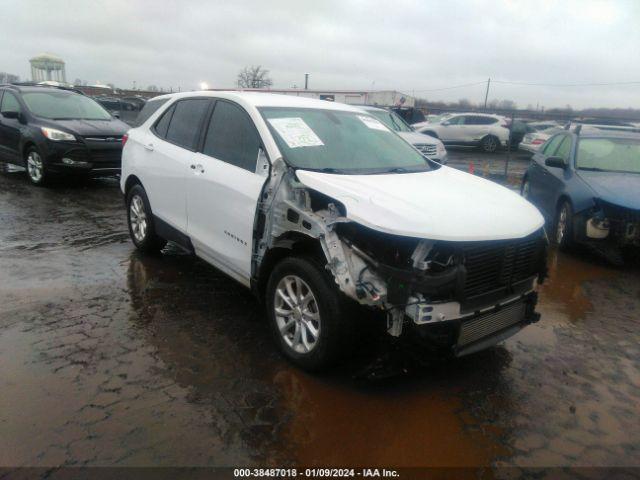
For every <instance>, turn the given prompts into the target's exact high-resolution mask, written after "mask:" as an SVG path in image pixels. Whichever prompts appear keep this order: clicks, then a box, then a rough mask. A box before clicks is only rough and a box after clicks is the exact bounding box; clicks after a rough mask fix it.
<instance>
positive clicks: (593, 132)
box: [572, 126, 640, 140]
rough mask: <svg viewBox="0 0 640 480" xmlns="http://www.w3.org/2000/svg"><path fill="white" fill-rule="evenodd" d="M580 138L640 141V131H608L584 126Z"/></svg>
mask: <svg viewBox="0 0 640 480" xmlns="http://www.w3.org/2000/svg"><path fill="white" fill-rule="evenodd" d="M572 133H575V132H572ZM580 138H633V139H636V140H640V130H636V131H629V130H608V129H602V128H588V127H587V126H584V127H583V128H582V129H581V130H580Z"/></svg>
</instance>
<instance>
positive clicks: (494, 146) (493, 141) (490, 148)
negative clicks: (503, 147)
mask: <svg viewBox="0 0 640 480" xmlns="http://www.w3.org/2000/svg"><path fill="white" fill-rule="evenodd" d="M499 146H500V140H498V138H497V137H494V136H493V135H487V136H486V137H484V138H483V139H482V141H481V142H480V148H482V151H484V152H486V153H493V152H495V151H496V150H498V147H499Z"/></svg>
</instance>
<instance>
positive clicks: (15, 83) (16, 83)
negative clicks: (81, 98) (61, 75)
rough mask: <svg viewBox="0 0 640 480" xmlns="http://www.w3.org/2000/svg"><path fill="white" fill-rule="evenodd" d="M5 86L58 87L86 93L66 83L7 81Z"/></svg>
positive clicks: (81, 93)
mask: <svg viewBox="0 0 640 480" xmlns="http://www.w3.org/2000/svg"><path fill="white" fill-rule="evenodd" d="M2 86H3V87H41V88H57V89H58V90H66V91H68V92H75V93H79V94H80V95H84V93H83V92H82V91H81V90H79V89H77V88H75V87H67V86H65V85H47V84H46V83H36V82H12V83H6V84H3V85H2Z"/></svg>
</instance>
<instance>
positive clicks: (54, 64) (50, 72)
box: [29, 53, 67, 83]
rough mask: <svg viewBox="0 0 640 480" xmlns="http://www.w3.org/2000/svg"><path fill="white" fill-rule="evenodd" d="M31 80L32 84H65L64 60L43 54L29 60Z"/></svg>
mask: <svg viewBox="0 0 640 480" xmlns="http://www.w3.org/2000/svg"><path fill="white" fill-rule="evenodd" d="M29 63H30V64H31V80H33V81H34V82H60V83H67V73H66V71H65V67H64V60H62V59H61V58H60V57H56V56H55V55H51V54H49V53H43V54H41V55H38V56H36V57H33V58H32V59H31V60H29Z"/></svg>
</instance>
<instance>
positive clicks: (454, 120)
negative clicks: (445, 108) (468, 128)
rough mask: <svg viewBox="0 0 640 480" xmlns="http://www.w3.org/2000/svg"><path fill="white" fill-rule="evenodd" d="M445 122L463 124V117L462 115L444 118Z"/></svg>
mask: <svg viewBox="0 0 640 480" xmlns="http://www.w3.org/2000/svg"><path fill="white" fill-rule="evenodd" d="M445 122H447V123H448V124H449V125H464V124H465V118H464V117H463V116H459V117H451V118H449V119H447V120H445Z"/></svg>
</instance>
